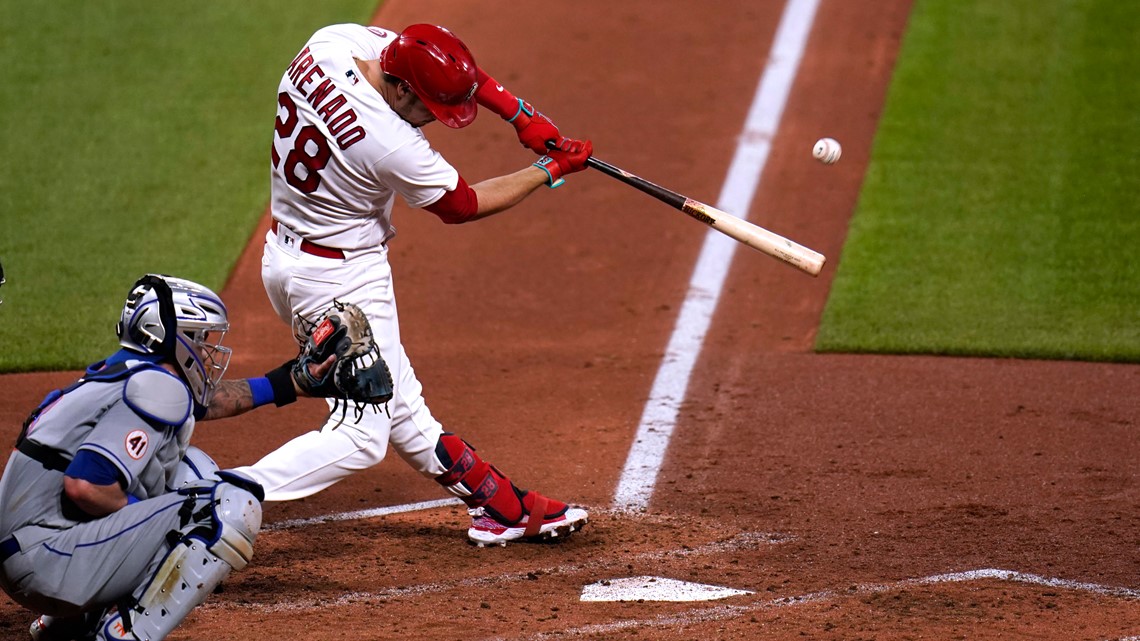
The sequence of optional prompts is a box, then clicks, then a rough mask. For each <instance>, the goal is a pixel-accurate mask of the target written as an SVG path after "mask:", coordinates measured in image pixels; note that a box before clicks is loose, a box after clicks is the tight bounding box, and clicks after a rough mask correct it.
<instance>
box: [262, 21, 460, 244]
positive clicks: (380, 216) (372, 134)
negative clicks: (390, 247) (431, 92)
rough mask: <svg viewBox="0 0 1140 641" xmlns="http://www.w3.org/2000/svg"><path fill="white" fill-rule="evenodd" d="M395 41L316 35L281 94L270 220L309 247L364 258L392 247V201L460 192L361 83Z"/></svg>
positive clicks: (360, 30)
mask: <svg viewBox="0 0 1140 641" xmlns="http://www.w3.org/2000/svg"><path fill="white" fill-rule="evenodd" d="M395 38H396V34H395V33H393V32H391V31H387V30H384V29H380V28H378V27H364V26H361V25H355V24H342V25H333V26H329V27H325V28H323V29H321V30H320V31H317V32H316V33H315V34H313V37H312V38H310V39H309V41H308V42H307V43H306V44H305V47H304V48H303V49H302V50H301V52H300V53H299V54H298V55H297V57H296V58H295V59H294V60H293V62H292V63H291V64H290V65H289V67H288V69H286V71H285V74H284V76H283V77H282V78H281V84H280V86H279V88H278V94H277V119H276V121H275V127H274V136H273V150H272V163H273V171H272V176H273V178H272V181H273V185H272V187H273V195H272V212H273V217H274V218H276V219H277V220H279V221H280V222H282V223H284V224H285V225H286V226H288V227H289V228H290V229H292V230H293V231H294V232H295V233H297V234H298V235H300V236H301V237H302V238H304V239H307V240H309V241H311V242H314V243H317V244H320V245H325V246H328V247H335V248H338V249H343V250H349V251H354V250H366V249H369V248H372V247H376V246H378V245H380V244H381V243H383V242H386V241H387V240H388V239H389V238H391V237H392V236H393V235H394V233H395V230H394V229H393V227H392V220H391V216H392V204H393V199H394V198H395V196H396V195H397V194H399V195H400V196H401V197H403V199H404V200H405V201H406V202H407V203H408V205H409V206H411V207H416V208H418V207H423V206H425V205H430V204H432V203H434V202H435V201H437V200H439V199H440V198H441V197H442V196H443V194H444V191H445V190H454V189H455V187H456V185H457V184H458V181H459V173H458V172H457V171H456V170H455V168H453V167H452V166H451V165H450V164H448V162H447V161H446V160H444V159H443V156H441V155H440V154H439V153H438V152H436V151H435V150H434V149H432V148H431V146H430V145H429V144H428V141H427V139H426V138H425V137H424V135H423V133H422V132H420V130H419V129H417V128H415V127H413V126H412V125H410V124H408V123H407V122H405V121H404V120H403V119H402V118H400V116H399V115H398V114H397V113H396V112H395V111H393V110H392V108H391V107H389V106H388V103H387V102H385V101H384V98H383V97H382V96H381V95H380V93H379V92H378V91H376V89H375V88H374V87H372V86H371V85H370V84H369V83H368V82H367V81H366V80H365V79H364V77H363V74H362V73H361V71H360V69H359V68H358V67H357V65H356V62H355V60H354V58H358V59H361V60H375V59H378V58H380V54H381V52H382V51H383V50H384V48H385V47H387V46H388V45H389V44H391V43H392V42H394V41H395Z"/></svg>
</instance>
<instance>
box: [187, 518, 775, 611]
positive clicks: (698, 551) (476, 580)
mask: <svg viewBox="0 0 1140 641" xmlns="http://www.w3.org/2000/svg"><path fill="white" fill-rule="evenodd" d="M791 540H793V537H791V536H788V535H784V534H774V533H770V532H741V533H739V534H736V535H734V536H731V537H728V538H726V539H722V540H719V541H712V542H709V543H706V544H705V545H700V546H696V547H691V548H680V549H672V550H654V551H651V552H642V553H640V554H633V555H628V556H621V555H619V556H606V557H601V558H598V559H594V560H591V561H583V562H581V563H564V564H560V565H552V566H548V567H544V568H533V569H530V570H528V571H526V572H504V573H500V574H495V575H483V576H477V577H470V578H465V579H456V580H453V581H440V582H437V583H421V584H418V585H406V586H397V587H392V588H387V589H384V590H376V591H370V592H350V593H347V594H343V595H341V596H339V597H336V598H307V599H304V600H291V601H280V602H277V603H251V602H244V603H227V602H221V601H208V602H206V603H205V604H203V605H201V606H199V609H204V610H215V609H217V610H230V609H242V610H257V611H259V612H297V611H307V610H319V609H322V608H328V607H339V606H346V605H353V604H379V603H381V602H384V601H387V600H389V599H394V598H399V597H416V596H422V595H425V594H437V593H440V592H447V591H449V590H456V589H464V590H467V589H471V588H483V587H490V586H501V585H503V584H504V583H515V582H521V581H533V580H535V578H536V577H538V576H556V575H558V576H573V575H575V574H582V573H586V572H589V573H593V574H597V573H598V572H606V571H615V572H616V571H617V569H618V568H620V569H621V570H625V569H626V566H627V565H628V564H630V563H632V562H654V561H662V560H668V559H674V558H678V557H699V556H707V555H715V554H725V553H730V552H734V551H737V550H750V549H756V548H758V547H760V546H762V545H777V544H780V543H786V542H788V541H791ZM611 568H614V570H611Z"/></svg>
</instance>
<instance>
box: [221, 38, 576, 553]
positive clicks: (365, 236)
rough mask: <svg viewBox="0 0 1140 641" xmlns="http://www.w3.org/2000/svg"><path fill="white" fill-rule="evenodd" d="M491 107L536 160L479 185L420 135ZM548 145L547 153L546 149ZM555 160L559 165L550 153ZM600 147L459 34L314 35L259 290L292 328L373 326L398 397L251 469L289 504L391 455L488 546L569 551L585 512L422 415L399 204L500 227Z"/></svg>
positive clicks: (280, 102)
mask: <svg viewBox="0 0 1140 641" xmlns="http://www.w3.org/2000/svg"><path fill="white" fill-rule="evenodd" d="M479 105H482V106H484V107H486V108H488V109H490V110H491V111H493V112H494V113H496V114H498V115H499V116H500V117H502V118H503V119H504V120H507V121H508V122H510V123H511V124H512V125H513V126H514V128H515V130H516V132H517V134H518V137H519V140H520V141H521V142H522V143H523V144H524V145H525V146H527V147H529V148H530V149H532V150H534V151H535V152H536V154H544V155H542V157H541V158H539V159H538V161H537V162H535V163H534V164H533V165H530V166H527V167H525V168H523V169H521V170H519V171H517V172H514V173H511V174H508V175H504V176H499V177H495V178H491V179H489V180H485V181H482V182H479V183H477V184H474V185H469V184H468V183H467V181H466V180H464V178H463V177H462V176H461V175H460V174H459V172H458V171H456V169H455V168H454V167H452V166H451V165H450V164H448V162H447V161H446V160H444V158H443V157H442V156H441V155H440V154H439V153H438V152H437V151H435V150H434V149H433V148H432V147H431V146H430V145H429V143H428V141H427V139H426V138H425V137H424V135H423V133H422V132H421V131H420V127H422V126H424V125H426V124H428V123H430V122H432V121H435V120H439V121H440V122H442V123H443V124H444V125H446V126H448V127H451V128H462V127H465V126H467V125H468V124H470V123H471V122H472V120H474V118H475V115H476V112H477V109H478V106H479ZM548 141H549V143H548ZM548 144H549V145H551V149H550V150H548V149H547V147H548ZM592 150H593V147H592V145H591V143H590V142H589V141H578V140H572V139H569V138H565V137H563V136H561V134H560V133H559V131H558V128H557V127H556V126H554V124H553V123H552V122H551V121H550V120H549V119H548V118H546V117H545V116H543V115H542V114H541V113H539V112H537V111H535V110H534V109H533V108H532V107H531V106H530V105H529V104H528V103H526V102H525V101H523V100H521V99H518V98H516V97H514V96H513V95H511V94H510V93H509V92H508V91H506V90H505V89H504V88H503V87H502V86H501V85H499V84H498V83H497V82H495V80H494V79H492V78H491V77H490V76H488V75H487V74H486V73H485V72H483V71H482V70H481V69H479V67H478V66H476V64H475V60H474V58H473V56H472V54H471V52H470V51H469V50H468V49H467V47H466V46H465V45H464V44H463V43H462V42H461V41H460V40H459V39H458V38H457V37H456V36H455V35H454V34H452V33H451V32H450V31H448V30H447V29H444V28H442V27H438V26H434V25H425V24H420V25H412V26H410V27H408V28H407V29H405V30H404V31H402V32H401V33H394V32H392V31H388V30H385V29H381V28H377V27H365V26H361V25H354V24H342V25H334V26H329V27H326V28H323V29H321V30H319V31H317V32H316V33H315V34H314V35H313V36H312V37H311V38H310V39H309V41H308V42H307V43H306V44H305V46H304V47H303V48H302V49H301V51H300V53H298V54H297V56H296V58H295V59H294V60H293V61H292V63H290V64H289V66H288V68H287V69H286V70H285V73H284V75H283V77H282V79H281V83H280V87H279V91H278V94H277V119H276V121H275V126H274V130H273V145H272V153H271V163H272V167H271V169H272V171H271V175H272V205H271V208H272V215H273V223H272V228H271V230H270V231H269V233H268V234H267V235H266V239H265V240H266V243H265V250H264V256H263V258H262V280H263V283H264V285H265V290H266V293H267V294H268V295H269V300H270V301H271V303H272V304H273V307H274V309H275V310H276V312H277V314H278V315H279V316H280V317H281V318H282V319H283V320H284V321H286V322H293V320H294V319H295V318H296V317H298V316H299V317H303V318H307V317H311V316H313V315H314V314H316V313H317V312H318V310H319V309H321V308H322V307H324V306H326V305H328V304H329V302H330V301H331V300H333V299H338V300H341V301H347V302H351V303H355V304H356V305H358V306H360V307H361V308H362V309H363V310H364V311H365V313H366V314H367V316H368V319H369V321H370V323H371V325H372V328H373V330H374V332H375V336H376V339H377V341H378V342H379V344H380V350H381V353H382V354H383V357H384V359H385V360H386V361H387V363H388V365H389V367H390V368H391V374H392V378H393V379H394V383H395V392H394V397H393V398H392V400H391V401H390V402H389V403H388V404H387V406H386V407H384V408H381V409H379V410H376V411H366V412H365V414H364V416H363V418H362V419H361V420H360V421H359V422H354V421H353V420H352V419H351V418H349V419H348V420H345V419H344V418H343V417H342V416H341V415H340V413H333V415H332V416H331V417H330V418H329V420H328V422H327V423H326V424H325V425H324V426H323V427H322V428H321V429H320V430H319V431H313V432H309V433H307V434H303V435H301V436H299V437H297V438H296V439H294V440H292V441H290V442H288V443H286V444H285V445H283V446H282V447H281V448H279V449H278V450H276V451H274V452H271V453H270V454H268V455H267V456H265V457H264V458H263V459H261V460H260V461H258V462H257V463H256V464H254V465H252V466H250V467H246V468H241V469H242V471H243V472H245V473H247V474H249V475H250V476H252V477H253V478H255V479H256V480H257V481H258V482H259V483H260V484H261V485H262V486H263V487H264V488H265V491H266V499H267V500H271V501H285V500H291V499H297V498H301V497H304V496H308V495H311V494H313V493H315V492H318V491H320V490H322V489H324V488H326V487H329V486H330V485H332V484H333V483H336V482H337V481H339V480H341V479H343V478H345V477H346V476H348V475H349V474H352V473H353V472H356V471H358V470H364V469H366V468H368V467H370V466H373V465H376V464H377V463H379V462H380V460H381V459H383V458H384V454H385V452H386V450H387V447H388V445H389V444H391V446H392V448H393V449H394V450H395V451H396V453H397V454H398V455H399V456H400V457H401V458H402V459H404V461H406V462H407V463H408V464H409V465H411V466H412V467H413V468H415V469H416V470H419V471H420V472H421V473H422V474H424V475H425V476H427V477H429V478H432V479H434V480H435V481H436V482H438V483H439V484H440V485H442V486H444V487H445V488H446V489H447V490H448V491H450V492H452V493H453V494H455V495H456V496H459V497H460V498H462V499H463V501H464V502H465V503H466V504H467V506H468V507H469V509H470V512H471V515H472V517H473V521H472V525H471V528H470V529H469V530H468V537H469V539H470V540H471V541H472V542H474V543H476V544H477V545H487V544H502V545H505V544H506V543H507V542H508V541H511V540H515V539H521V538H527V539H532V538H552V537H555V536H565V535H568V534H570V532H572V531H574V530H575V529H577V528H580V527H581V526H582V525H583V524H585V522H586V519H587V514H586V512H585V510H582V509H580V508H576V507H569V506H567V505H566V504H565V503H563V502H561V501H556V500H553V499H549V498H547V497H545V496H543V495H541V494H539V493H538V492H534V491H525V490H521V489H519V488H518V487H516V486H515V485H514V483H512V482H511V481H510V479H508V478H507V477H506V476H505V475H504V474H503V473H502V472H501V471H499V470H498V469H496V468H495V467H493V466H492V465H490V464H489V463H487V462H486V461H485V460H483V459H482V458H481V457H480V455H479V454H477V453H476V451H475V449H474V448H473V447H471V446H470V445H468V444H467V443H466V442H465V441H464V440H463V439H461V438H460V437H458V436H456V435H455V434H453V433H450V432H445V431H444V429H443V427H442V425H441V424H440V423H439V421H437V420H436V418H435V417H433V416H432V414H431V412H430V411H429V410H428V407H427V405H426V404H425V402H424V398H423V396H422V387H421V385H420V382H419V381H418V380H417V379H416V374H415V372H414V371H413V369H412V365H411V363H410V362H409V360H408V356H407V355H406V354H405V352H404V348H403V346H402V345H401V343H400V324H399V320H398V317H397V313H396V299H395V290H394V287H393V282H392V272H391V269H390V267H389V264H388V248H387V244H388V242H389V241H391V240H392V238H393V236H394V235H395V228H394V227H393V226H392V206H393V203H394V201H395V199H396V197H397V196H399V197H400V198H402V199H403V200H404V201H405V202H406V203H407V204H408V205H409V206H411V207H413V208H424V209H427V210H428V211H430V212H432V213H434V214H435V215H437V216H439V217H440V218H441V219H443V221H444V222H447V223H465V222H469V221H472V220H477V219H480V218H484V217H486V216H490V215H492V214H495V213H497V212H500V211H503V210H505V209H508V208H510V207H512V206H514V205H515V204H517V203H519V202H521V201H522V200H523V199H524V198H526V197H527V196H528V195H529V194H531V193H532V192H534V191H535V190H536V189H538V188H539V187H541V186H543V185H548V186H551V187H557V186H559V185H561V184H562V182H563V176H565V175H567V174H570V173H573V172H577V171H581V170H582V169H584V168H585V163H586V160H587V159H588V158H589V157H590V154H591V153H592Z"/></svg>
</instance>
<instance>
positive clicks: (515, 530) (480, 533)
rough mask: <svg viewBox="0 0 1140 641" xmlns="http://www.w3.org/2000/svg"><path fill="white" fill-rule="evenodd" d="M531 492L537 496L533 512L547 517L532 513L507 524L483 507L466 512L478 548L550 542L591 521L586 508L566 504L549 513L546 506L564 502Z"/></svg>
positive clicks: (471, 538) (470, 530) (471, 534)
mask: <svg viewBox="0 0 1140 641" xmlns="http://www.w3.org/2000/svg"><path fill="white" fill-rule="evenodd" d="M529 494H530V495H533V497H534V499H533V503H532V505H531V511H532V513H535V514H545V518H544V519H542V520H541V521H539V520H538V519H533V520H532V519H531V514H530V513H528V514H527V515H524V516H523V518H522V519H521V520H520V521H519V522H518V523H511V524H507V523H502V522H500V521H499V520H498V519H496V518H495V517H494V516H492V515H491V514H490V513H489V512H487V511H486V510H484V509H483V508H481V507H477V508H474V509H470V510H468V511H467V513H468V514H470V515H471V519H472V521H471V528H470V529H468V530H467V538H468V539H469V540H470V541H471V542H472V543H474V544H475V545H477V546H479V547H484V546H488V545H506V544H507V543H508V542H510V541H530V542H535V541H549V540H551V539H556V538H560V537H561V538H565V537H568V536H570V534H571V533H572V532H574V531H576V530H580V529H582V526H584V525H586V523H587V522H588V521H589V515H588V514H587V513H586V510H583V509H582V508H578V507H570V506H566V505H563V506H562V507H561V508H558V509H556V510H555V511H554V512H547V511H546V510H547V506H550V507H555V508H557V506H558V505H561V504H557V502H555V501H551V500H550V499H547V498H546V497H545V496H542V495H541V494H539V493H537V492H530V493H529ZM528 502H529V501H528ZM552 504H555V505H552Z"/></svg>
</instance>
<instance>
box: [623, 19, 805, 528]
mask: <svg viewBox="0 0 1140 641" xmlns="http://www.w3.org/2000/svg"><path fill="white" fill-rule="evenodd" d="M818 5H819V0H788V3H787V5H785V7H784V14H783V17H782V18H781V19H780V25H779V27H778V28H777V29H776V36H775V38H774V39H773V41H772V49H771V50H770V51H769V53H768V64H767V66H766V67H765V69H764V73H763V74H762V75H761V77H760V84H759V86H758V87H757V89H756V95H755V97H754V98H753V101H752V106H751V107H750V108H749V110H748V117H747V119H746V121H745V124H744V131H743V132H742V133H741V135H740V138H739V142H738V144H737V147H736V153H735V155H734V156H733V159H732V164H731V165H730V166H729V169H728V176H727V177H726V178H725V182H724V186H723V187H722V188H721V192H720V197H719V198H718V199H717V204H716V207H717V208H718V209H722V210H724V211H726V212H728V213H730V214H734V215H736V216H740V217H745V218H746V217H747V216H748V211H749V209H750V208H751V206H752V198H753V196H754V195H755V194H756V187H757V185H758V184H759V183H760V175H761V173H763V171H764V165H765V164H767V162H768V152H769V151H770V150H771V146H772V139H773V138H774V137H775V135H776V130H777V129H778V128H779V125H780V118H781V116H782V115H783V112H784V106H785V105H786V104H787V100H788V95H789V94H790V93H791V89H792V84H793V83H794V82H795V79H796V73H797V71H798V70H799V66H800V59H801V58H802V57H803V52H804V48H805V46H806V44H807V39H808V34H809V33H811V27H812V23H813V22H814V21H815V13H816V8H817V7H818ZM735 251H736V241H734V240H732V239H730V238H729V237H727V236H725V235H724V234H721V233H719V232H717V231H714V230H711V229H710V230H709V231H708V233H707V234H706V235H705V242H704V246H703V247H702V248H701V253H700V256H699V257H698V258H697V264H696V267H695V268H694V270H693V275H692V278H691V279H690V281H689V291H688V293H687V294H686V296H685V302H684V303H683V304H682V306H681V311H680V313H679V314H678V316H677V323H676V325H675V326H674V328H673V335H672V337H671V338H670V339H669V344H668V347H666V349H665V357H664V358H663V359H662V361H661V366H660V367H659V368H658V370H657V376H656V378H655V379H654V381H653V387H652V388H651V390H650V392H649V399H648V400H647V401H646V403H645V409H644V411H643V412H642V415H641V420H640V422H639V424H638V427H637V434H636V436H635V437H634V439H633V446H632V447H631V448H630V451H629V455H628V457H627V458H626V462H625V467H624V469H623V470H622V474H621V478H620V479H619V481H618V486H617V491H616V492H615V493H614V503H613V504H614V507H620V508H624V509H627V510H643V509H645V507H646V506H647V505H648V504H649V499H650V497H651V496H652V495H653V489H654V486H655V485H656V483H657V474H658V472H660V470H661V464H662V463H663V462H664V458H665V451H666V450H667V449H668V447H669V440H670V438H671V437H672V435H673V428H674V427H675V426H676V423H677V415H678V414H679V412H680V409H681V404H682V403H683V402H684V400H685V392H686V390H687V389H688V386H689V377H690V376H691V375H692V372H693V366H694V365H695V364H696V361H697V357H698V356H699V355H700V352H701V345H702V343H703V342H704V337H705V333H706V332H707V331H708V328H709V324H710V323H711V322H712V315H713V312H714V311H715V310H716V304H717V300H718V299H719V298H720V292H721V289H722V288H723V286H724V281H725V277H726V276H727V274H728V268H729V266H730V265H731V264H732V256H733V254H734V253H735Z"/></svg>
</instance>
